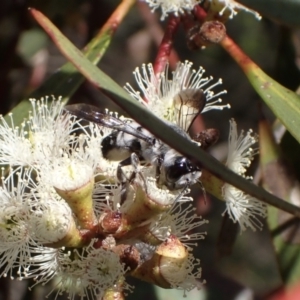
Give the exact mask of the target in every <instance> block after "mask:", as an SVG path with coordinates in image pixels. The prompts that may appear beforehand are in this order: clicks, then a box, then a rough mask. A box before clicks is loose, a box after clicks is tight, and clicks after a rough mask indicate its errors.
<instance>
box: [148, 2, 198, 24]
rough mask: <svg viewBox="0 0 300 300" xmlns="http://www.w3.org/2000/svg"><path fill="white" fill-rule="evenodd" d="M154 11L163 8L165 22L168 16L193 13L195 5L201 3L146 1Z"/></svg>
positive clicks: (162, 18)
mask: <svg viewBox="0 0 300 300" xmlns="http://www.w3.org/2000/svg"><path fill="white" fill-rule="evenodd" d="M145 1H146V2H147V3H148V4H149V6H150V7H151V8H152V11H154V10H156V9H158V8H159V7H160V8H161V11H162V16H161V20H164V19H165V18H166V17H167V16H168V14H170V13H174V15H175V16H178V15H179V14H182V13H184V11H191V10H192V9H193V8H194V6H195V5H197V4H198V3H200V2H201V1H200V0H145Z"/></svg>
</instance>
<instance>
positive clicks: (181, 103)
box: [65, 89, 218, 190]
mask: <svg viewBox="0 0 300 300" xmlns="http://www.w3.org/2000/svg"><path fill="white" fill-rule="evenodd" d="M173 102H174V111H175V120H176V124H178V125H175V124H173V123H170V122H167V121H166V123H167V124H168V125H169V126H170V127H172V128H173V129H174V130H175V131H176V132H178V133H179V134H181V135H182V136H184V137H185V138H187V139H188V140H194V141H196V142H198V143H200V145H203V148H206V147H207V146H209V145H211V144H213V143H214V142H215V141H216V140H217V138H218V132H217V131H216V130H215V129H207V130H205V131H203V132H200V133H199V134H198V135H196V136H195V138H194V139H191V137H190V136H189V135H188V133H187V132H188V130H189V129H190V127H191V125H192V123H193V121H194V120H195V118H196V117H197V116H198V115H199V114H200V113H201V111H202V110H203V108H204V106H205V104H206V97H205V94H204V93H203V91H202V90H200V89H197V90H196V89H187V90H184V91H182V92H180V93H178V94H177V95H176V96H175V97H174V101H173ZM65 110H66V111H67V112H69V113H71V114H73V115H76V116H77V117H79V118H81V119H84V120H87V121H90V122H94V123H96V124H99V125H100V126H104V127H107V128H111V129H113V130H112V132H111V133H110V134H108V135H107V136H105V137H104V138H103V140H102V142H101V147H102V154H103V157H104V158H106V159H108V160H112V161H120V163H119V166H118V171H117V176H118V179H119V180H120V181H124V173H123V172H122V167H123V166H126V165H134V166H136V165H138V163H139V161H142V162H145V163H148V164H151V165H152V166H154V167H155V169H156V181H157V185H158V186H165V187H167V188H168V189H169V190H178V189H182V188H187V187H189V186H191V185H193V184H195V183H196V182H198V181H199V178H200V176H201V168H200V167H199V166H198V165H196V164H194V163H192V162H191V161H190V160H189V159H187V158H186V157H184V156H182V155H181V154H180V153H178V152H177V151H176V150H174V149H172V148H171V147H169V146H168V145H167V144H165V143H163V142H162V141H161V140H159V139H157V138H156V137H155V136H154V135H153V134H151V133H150V132H149V131H148V130H146V129H145V128H143V127H142V126H141V125H139V124H138V123H137V122H135V121H134V120H132V119H124V120H123V119H120V118H118V117H117V116H113V115H112V114H109V113H107V112H101V111H100V110H99V109H98V108H97V107H94V106H91V105H87V104H74V105H68V106H66V107H65Z"/></svg>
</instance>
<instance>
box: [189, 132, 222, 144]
mask: <svg viewBox="0 0 300 300" xmlns="http://www.w3.org/2000/svg"><path fill="white" fill-rule="evenodd" d="M219 137H220V132H219V130H218V129H215V128H208V129H205V130H203V131H201V132H199V133H197V134H196V135H195V136H193V137H192V139H193V140H194V141H196V142H198V143H200V147H201V148H202V149H207V148H208V147H210V146H212V145H213V144H215V143H216V142H217V141H218V139H219Z"/></svg>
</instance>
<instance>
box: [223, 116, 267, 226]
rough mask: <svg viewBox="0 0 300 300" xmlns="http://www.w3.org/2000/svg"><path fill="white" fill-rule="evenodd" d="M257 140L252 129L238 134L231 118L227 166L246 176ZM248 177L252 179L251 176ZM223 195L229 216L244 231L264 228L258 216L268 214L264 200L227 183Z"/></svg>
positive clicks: (262, 216) (263, 216)
mask: <svg viewBox="0 0 300 300" xmlns="http://www.w3.org/2000/svg"><path fill="white" fill-rule="evenodd" d="M256 142H257V137H256V136H254V135H253V132H252V130H249V131H248V132H247V133H246V135H245V134H244V132H243V131H242V132H241V134H240V135H238V133H237V125H236V122H235V121H234V120H230V129H229V145H228V156H227V161H226V166H227V167H228V168H229V169H231V170H232V171H233V172H235V173H237V174H239V175H241V176H243V177H245V173H246V171H247V168H248V167H249V166H250V164H251V161H252V160H253V157H254V155H255V154H256V152H257V149H255V148H254V149H253V148H251V147H252V145H253V144H255V143H256ZM246 178H248V179H251V177H246ZM223 197H224V200H225V201H226V205H227V208H226V211H227V212H228V214H229V217H230V218H231V219H232V220H233V221H234V222H238V223H239V224H240V226H241V230H242V231H244V230H246V228H247V227H250V228H251V229H252V230H253V231H255V230H256V229H257V228H258V229H262V226H263V224H262V222H261V221H260V219H259V218H258V217H260V218H265V217H266V216H267V206H266V205H265V204H264V203H263V202H261V201H259V200H257V199H256V198H254V197H251V196H249V195H247V194H245V193H243V192H242V191H240V190H238V189H237V188H235V187H234V186H232V185H230V184H227V183H226V184H225V185H224V186H223Z"/></svg>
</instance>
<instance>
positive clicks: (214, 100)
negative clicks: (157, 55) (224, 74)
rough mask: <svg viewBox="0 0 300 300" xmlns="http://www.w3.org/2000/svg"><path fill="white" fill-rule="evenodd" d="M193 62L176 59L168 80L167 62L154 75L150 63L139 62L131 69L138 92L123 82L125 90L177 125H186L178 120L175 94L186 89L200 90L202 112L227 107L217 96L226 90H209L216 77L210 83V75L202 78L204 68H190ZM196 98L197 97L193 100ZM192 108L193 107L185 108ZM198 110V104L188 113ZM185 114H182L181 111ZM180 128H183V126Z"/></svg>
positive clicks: (162, 117)
mask: <svg viewBox="0 0 300 300" xmlns="http://www.w3.org/2000/svg"><path fill="white" fill-rule="evenodd" d="M192 66H193V64H192V63H191V62H188V61H185V62H184V63H183V62H179V63H178V64H177V67H176V69H175V70H174V71H173V72H172V76H171V79H169V75H168V73H169V65H168V64H167V65H166V67H165V69H164V71H163V72H161V73H159V74H157V75H155V74H154V70H153V66H152V64H148V65H142V67H141V68H136V69H135V71H134V76H135V80H136V82H137V84H138V86H139V89H140V91H135V90H134V89H133V88H132V87H131V85H130V84H128V83H127V84H126V86H125V89H126V90H127V91H128V92H129V93H130V95H131V96H132V97H134V98H135V99H136V100H138V101H140V102H141V103H142V104H144V105H145V106H146V107H147V108H148V109H149V110H151V111H152V112H153V113H154V114H155V115H156V116H157V117H159V118H161V119H164V120H167V121H169V122H171V123H175V124H176V125H178V126H180V127H186V128H187V127H189V125H190V122H191V120H188V124H182V122H179V120H180V119H181V118H182V117H183V116H182V113H183V112H182V107H181V106H178V103H176V101H177V98H176V96H177V95H178V93H180V92H183V91H190V90H196V91H197V90H202V91H203V96H204V98H205V103H204V104H205V105H204V107H203V110H202V113H204V112H207V111H210V110H214V109H215V110H223V109H224V108H229V107H230V105H229V104H226V105H222V104H220V103H221V102H222V99H221V98H219V97H220V96H221V95H223V94H225V93H226V90H222V91H219V92H216V93H215V92H214V91H213V89H214V88H215V87H217V86H218V85H220V84H222V80H221V79H219V80H218V81H216V82H213V77H212V76H210V77H204V73H205V70H204V69H203V68H202V67H200V68H199V69H198V70H194V69H192ZM197 100H198V99H197ZM189 109H193V108H189ZM198 113H200V111H199V106H198V105H197V107H196V108H195V111H192V112H189V114H193V116H194V115H197V114H198ZM185 114H186V113H185ZM186 128H183V129H186Z"/></svg>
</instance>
